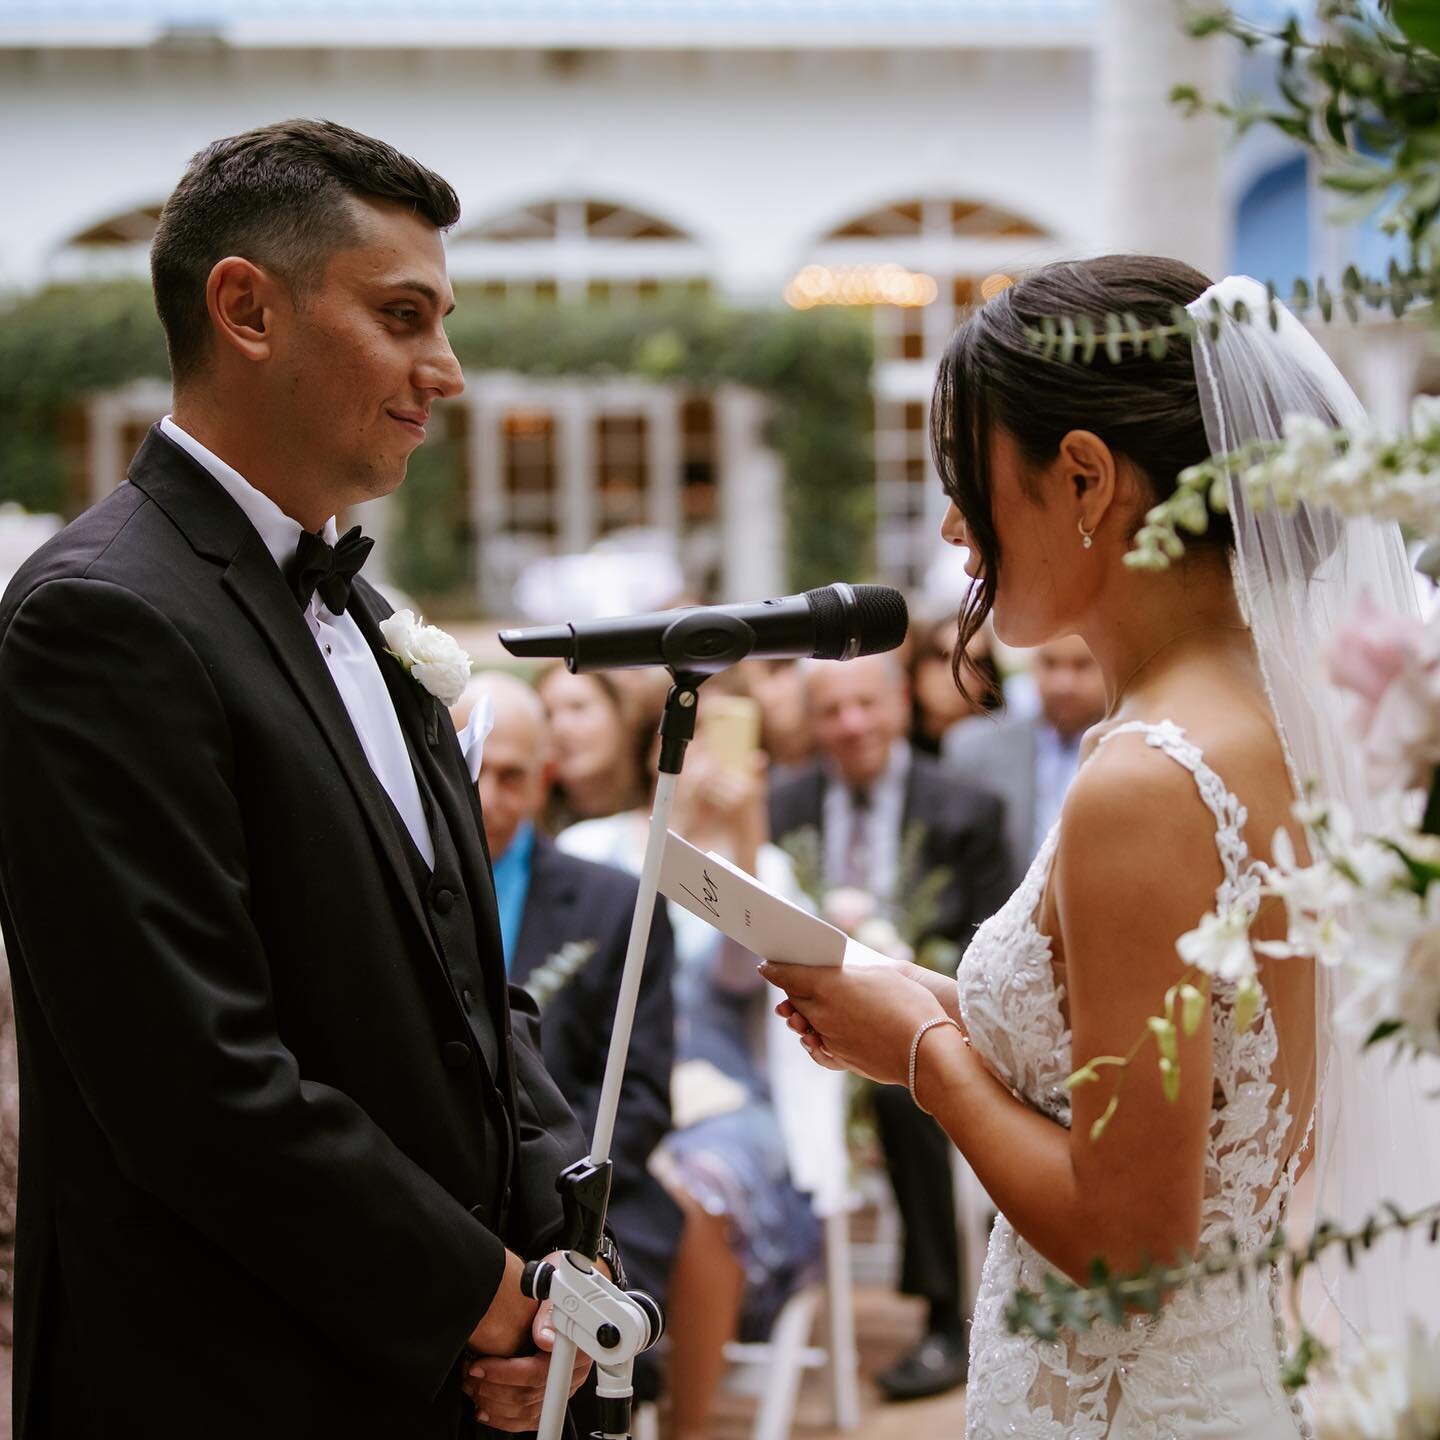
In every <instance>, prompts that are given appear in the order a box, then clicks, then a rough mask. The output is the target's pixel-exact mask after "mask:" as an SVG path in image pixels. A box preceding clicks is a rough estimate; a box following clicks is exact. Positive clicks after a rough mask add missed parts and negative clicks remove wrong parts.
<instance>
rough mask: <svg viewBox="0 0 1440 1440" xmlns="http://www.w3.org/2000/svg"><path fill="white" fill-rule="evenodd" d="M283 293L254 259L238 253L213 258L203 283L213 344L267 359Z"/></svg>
mask: <svg viewBox="0 0 1440 1440" xmlns="http://www.w3.org/2000/svg"><path fill="white" fill-rule="evenodd" d="M284 293H285V292H284V288H283V287H282V286H281V285H280V283H279V282H278V281H277V280H276V278H275V277H274V276H273V275H271V274H270V273H269V272H268V271H266V270H263V269H262V268H261V267H260V266H258V265H256V264H255V263H254V262H253V261H250V260H245V259H242V258H241V257H240V256H238V255H229V256H227V257H226V258H225V259H224V260H219V261H216V263H215V265H214V267H213V268H212V269H211V271H210V278H209V280H208V281H207V282H206V285H205V307H206V309H207V310H208V311H209V312H210V324H211V325H212V327H213V328H214V331H215V341H216V343H217V344H218V345H220V346H221V347H222V348H228V349H229V350H230V351H231V353H236V354H239V355H240V356H241V357H242V358H244V359H246V360H268V359H269V358H270V355H271V353H272V351H273V348H274V330H275V318H276V314H275V312H276V308H277V304H278V303H279V301H280V300H281V298H282V296H283V295H284Z"/></svg>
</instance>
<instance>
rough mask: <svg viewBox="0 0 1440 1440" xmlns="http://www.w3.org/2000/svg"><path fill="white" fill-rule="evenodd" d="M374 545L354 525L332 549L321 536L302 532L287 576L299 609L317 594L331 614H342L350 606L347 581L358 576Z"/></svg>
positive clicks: (348, 583) (306, 531)
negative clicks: (298, 603)
mask: <svg viewBox="0 0 1440 1440" xmlns="http://www.w3.org/2000/svg"><path fill="white" fill-rule="evenodd" d="M374 545H375V542H374V541H373V540H371V539H370V538H369V537H368V536H365V535H362V534H361V533H360V527H359V526H358V525H356V526H354V527H353V528H352V529H350V530H347V531H346V532H345V533H344V534H343V535H342V536H341V537H340V539H339V542H338V543H337V544H336V545H334V546H333V547H332V546H330V545H328V544H327V543H326V542H325V540H324V539H323V538H322V537H321V536H319V535H312V534H311V533H310V531H308V530H302V531H301V532H300V543H299V544H298V545H297V546H296V547H295V559H294V560H293V561H292V562H291V567H290V573H289V575H288V577H287V578H288V579H289V581H290V588H291V590H293V591H294V592H295V598H296V599H297V600H298V601H299V602H300V608H301V609H302V610H303V609H304V608H305V607H306V606H307V605H308V604H309V603H310V597H311V596H312V595H317V594H318V595H319V596H320V598H321V600H323V601H324V602H325V608H326V609H327V610H328V611H329V612H330V613H331V614H332V615H343V614H344V613H345V610H346V607H347V606H348V605H349V604H350V582H351V581H352V580H353V579H354V578H355V576H356V575H357V574H359V572H360V567H361V566H362V565H363V564H364V563H365V557H366V556H367V555H369V553H370V551H371V550H372V549H373V548H374Z"/></svg>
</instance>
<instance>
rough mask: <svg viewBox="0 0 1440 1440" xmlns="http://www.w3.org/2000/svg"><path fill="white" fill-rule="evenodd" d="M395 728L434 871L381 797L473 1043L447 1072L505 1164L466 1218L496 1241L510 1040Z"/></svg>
mask: <svg viewBox="0 0 1440 1440" xmlns="http://www.w3.org/2000/svg"><path fill="white" fill-rule="evenodd" d="M400 728H401V731H402V733H404V735H405V748H406V751H407V752H408V753H409V756H410V769H411V771H412V773H413V774H414V776H415V784H416V786H417V787H418V788H419V791H420V804H421V806H422V808H423V809H424V812H425V823H426V825H427V826H428V828H429V831H430V839H431V843H432V844H433V846H434V849H435V868H434V869H433V870H431V868H430V867H429V866H428V865H426V863H425V857H424V856H423V855H422V854H421V853H420V851H419V849H418V848H417V847H416V844H415V841H414V840H413V839H412V838H411V835H410V831H409V829H408V828H407V827H406V824H405V822H404V820H403V819H402V818H401V816H400V812H399V810H397V809H396V808H395V804H394V802H393V801H392V800H390V797H389V795H388V793H387V794H386V797H385V798H386V802H387V808H388V809H389V812H390V818H391V821H392V822H393V824H394V826H395V830H396V834H397V835H398V836H399V840H400V846H401V849H402V850H403V851H404V852H405V859H406V861H407V863H408V865H409V868H410V881H411V883H412V884H413V885H414V886H415V890H416V893H417V894H418V895H419V897H420V903H421V907H422V908H423V910H424V911H425V916H426V919H427V920H428V921H429V922H430V933H431V935H432V936H433V937H434V940H435V945H436V948H437V949H438V950H439V952H440V957H441V959H442V960H443V961H444V964H445V972H446V974H447V975H448V976H449V977H450V988H451V990H452V991H453V992H454V996H455V1003H456V1004H457V1005H458V1006H459V1007H460V1009H461V1010H462V1012H463V1013H464V1015H465V1023H466V1026H467V1028H468V1029H469V1032H470V1036H471V1040H472V1042H473V1043H472V1044H470V1045H467V1044H466V1043H465V1042H464V1041H462V1040H449V1041H446V1043H445V1047H444V1059H445V1064H446V1067H447V1068H448V1069H451V1070H455V1071H466V1072H468V1073H469V1074H470V1075H471V1076H472V1077H473V1079H474V1081H475V1083H476V1085H477V1086H479V1088H480V1091H481V1095H482V1098H483V1101H484V1106H485V1112H486V1117H487V1119H488V1120H489V1122H490V1123H489V1126H488V1127H487V1128H488V1129H489V1130H490V1132H491V1133H490V1134H489V1135H487V1137H486V1140H487V1150H488V1153H490V1154H493V1155H495V1156H496V1157H497V1158H498V1157H500V1156H504V1157H505V1163H504V1164H501V1165H495V1166H493V1167H491V1168H490V1174H491V1176H492V1188H491V1192H490V1194H489V1195H488V1196H487V1197H486V1199H485V1201H483V1202H482V1203H481V1204H478V1205H474V1206H472V1207H471V1213H472V1214H473V1215H474V1216H475V1217H476V1218H477V1219H478V1220H480V1221H481V1223H482V1224H484V1225H485V1227H486V1228H487V1229H489V1230H493V1231H494V1232H495V1233H496V1234H497V1235H500V1236H502V1237H503V1236H504V1233H505V1221H506V1217H507V1212H508V1209H509V1195H510V1182H511V1179H512V1175H513V1169H514V1165H515V1155H516V1144H515V1139H516V1137H515V1135H514V1125H513V1121H512V1119H511V1113H510V1107H509V1105H507V1104H506V1103H505V1097H504V1095H503V1093H502V1092H501V1090H500V1088H499V1085H498V1083H497V1081H498V1079H499V1077H500V1076H501V1075H502V1073H503V1072H502V1066H504V1068H505V1069H508V1068H509V1057H508V1055H504V1052H505V1051H506V1050H507V1048H508V1044H509V1037H508V1036H504V1035H501V1034H500V1033H499V1031H498V1030H497V1028H496V1023H495V1013H494V1009H493V1007H492V1005H491V1004H490V1003H489V1002H488V1000H487V996H486V988H487V987H486V976H485V968H484V964H483V962H482V960H481V958H480V942H479V930H478V927H477V925H476V919H475V907H474V904H473V901H472V898H471V896H470V892H469V889H468V887H467V885H466V883H465V868H464V866H463V865H462V864H461V861H460V853H459V850H458V849H457V848H456V845H455V839H454V836H452V835H451V833H450V826H449V824H448V823H447V821H446V819H445V811H444V809H443V807H442V806H441V805H440V804H439V803H438V801H437V800H436V797H435V792H434V790H433V788H432V787H431V784H430V781H429V777H428V776H427V775H426V773H425V763H424V761H423V760H422V759H421V757H420V756H419V755H417V754H416V753H415V745H414V742H413V741H412V740H411V738H410V734H409V732H408V730H406V727H405V726H403V725H402V726H401V727H400ZM381 789H382V790H383V789H384V787H383V786H382V787H381ZM502 963H503V962H502ZM502 1055H504V1058H503V1059H502Z"/></svg>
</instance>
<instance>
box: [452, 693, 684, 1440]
mask: <svg viewBox="0 0 1440 1440" xmlns="http://www.w3.org/2000/svg"><path fill="white" fill-rule="evenodd" d="M480 696H488V697H489V700H490V703H491V706H492V712H491V718H492V724H493V728H492V729H491V731H490V733H489V735H488V737H486V739H485V741H484V750H483V753H482V759H481V769H480V780H479V785H478V789H479V794H480V803H481V808H482V810H483V813H484V819H485V835H486V839H487V841H488V843H489V845H490V851H491V855H492V857H493V860H494V867H495V894H496V899H497V901H498V903H499V907H500V929H501V935H502V938H503V941H504V949H505V962H506V967H507V969H508V970H509V973H510V983H511V984H512V985H518V986H520V987H522V988H523V989H526V990H528V991H529V992H530V993H531V995H532V996H533V997H534V999H535V1001H536V1003H537V1004H538V1006H539V1007H540V1040H541V1053H542V1055H543V1057H544V1060H545V1067H546V1069H547V1070H549V1072H550V1074H551V1077H552V1078H553V1079H554V1080H555V1083H556V1084H557V1085H558V1086H559V1088H560V1092H561V1094H563V1095H564V1097H565V1099H566V1101H567V1102H568V1103H569V1105H570V1108H571V1109H572V1110H573V1111H574V1112H575V1118H576V1119H577V1120H578V1121H579V1122H580V1124H581V1127H582V1128H583V1129H584V1132H585V1136H586V1138H587V1140H588V1139H589V1138H590V1137H591V1136H593V1134H594V1130H595V1116H596V1112H597V1109H598V1107H599V1100H600V1087H601V1083H602V1081H603V1079H604V1074H605V1059H606V1055H607V1053H608V1051H609V1046H610V1030H611V1026H612V1024H613V1021H614V1016H615V1005H616V1001H617V999H618V997H619V994H620V980H621V975H622V973H623V971H624V966H625V950H626V946H627V944H628V943H629V939H630V918H631V914H632V911H633V909H634V905H635V895H636V891H637V889H638V886H637V884H636V882H635V880H634V878H633V877H632V876H630V875H627V874H625V873H623V872H622V871H618V870H615V869H613V868H612V867H611V866H608V865H597V864H593V863H591V862H590V861H587V860H580V859H577V858H575V857H574V856H572V855H566V854H564V853H562V852H561V851H559V850H557V849H556V848H555V846H554V845H553V844H552V843H551V841H550V840H548V839H547V838H546V837H545V836H543V835H540V834H538V833H537V832H536V829H535V818H536V816H537V814H538V813H539V811H540V809H541V808H542V806H543V805H544V803H545V798H546V795H547V794H548V792H549V786H550V772H551V761H550V746H549V734H548V723H547V721H546V717H545V707H544V705H543V704H542V703H541V702H540V699H539V697H538V696H537V695H536V694H535V692H534V691H533V690H532V689H531V688H530V687H529V686H528V685H525V684H523V683H522V682H521V681H519V680H517V679H515V678H514V677H513V676H511V675H506V674H502V673H493V674H484V675H479V676H476V677H475V678H474V679H472V680H471V682H470V686H469V687H468V689H467V692H466V695H465V696H463V697H462V699H461V703H460V705H459V706H457V707H456V718H457V720H458V719H460V718H463V711H462V707H465V708H467V709H468V705H467V703H466V702H467V701H470V700H471V699H472V698H478V697H480ZM674 964H675V952H674V942H673V940H672V938H671V933H670V922H669V920H668V919H667V917H666V915H665V912H664V910H663V909H661V910H660V911H659V912H658V913H657V914H656V917H655V923H654V925H653V926H652V928H651V932H650V944H649V948H648V949H647V951H646V954H645V971H644V976H643V979H642V981H641V986H640V997H639V1004H638V1006H637V1008H636V1012H635V1030H634V1036H633V1039H632V1043H631V1046H630V1054H629V1059H628V1062H627V1064H626V1067H625V1078H624V1082H623V1084H622V1086H621V1090H620V1107H619V1113H618V1116H617V1118H616V1122H615V1135H614V1141H613V1144H612V1146H611V1159H612V1160H613V1161H614V1165H615V1169H614V1177H613V1188H612V1191H611V1196H610V1211H609V1225H610V1229H611V1230H612V1231H613V1232H614V1235H615V1239H616V1242H617V1244H618V1246H619V1248H620V1254H621V1258H622V1260H623V1262H624V1265H625V1270H626V1279H627V1282H628V1283H629V1284H630V1285H631V1286H632V1287H634V1288H637V1289H640V1290H644V1291H646V1292H648V1293H649V1294H651V1295H653V1296H654V1297H655V1299H656V1300H658V1301H659V1302H660V1303H661V1305H662V1307H663V1306H664V1305H665V1302H666V1292H667V1289H668V1282H669V1275H670V1266H671V1262H672V1260H673V1259H674V1256H675V1251H676V1247H677V1246H678V1244H679V1240H680V1225H681V1215H680V1210H679V1207H678V1206H677V1205H676V1204H675V1202H674V1201H673V1200H672V1199H671V1198H670V1196H669V1194H668V1193H667V1192H666V1190H665V1189H664V1187H663V1186H662V1185H661V1184H660V1183H659V1181H657V1180H656V1179H655V1177H654V1176H653V1175H652V1174H651V1173H650V1171H649V1169H648V1168H647V1165H648V1161H649V1159H650V1155H651V1152H652V1151H653V1150H654V1149H655V1147H656V1146H657V1145H658V1144H659V1143H660V1140H661V1139H662V1137H663V1136H664V1135H665V1133H666V1132H667V1131H668V1130H669V1129H670V1071H671V1065H672V1062H673V1059H674V1053H675V1043H674V1042H675V1035H674V1029H675V1009H674V1001H673V998H672V982H673V973H674ZM660 1380H661V1375H660V1367H659V1366H658V1365H657V1364H656V1363H655V1359H654V1357H653V1355H651V1354H645V1355H642V1356H641V1357H640V1358H639V1359H638V1360H637V1361H636V1365H635V1393H636V1398H637V1399H639V1400H653V1399H655V1398H656V1396H657V1395H658V1393H659V1390H660ZM586 1396H590V1397H592V1398H593V1385H592V1386H587V1389H586V1391H585V1392H583V1394H582V1396H577V1397H576V1400H575V1401H574V1402H573V1403H572V1411H573V1412H574V1413H575V1415H576V1418H577V1422H580V1429H581V1432H582V1433H583V1434H589V1433H590V1431H591V1429H599V1417H598V1414H596V1415H593V1416H592V1415H590V1414H588V1413H585V1406H584V1400H585V1397H586Z"/></svg>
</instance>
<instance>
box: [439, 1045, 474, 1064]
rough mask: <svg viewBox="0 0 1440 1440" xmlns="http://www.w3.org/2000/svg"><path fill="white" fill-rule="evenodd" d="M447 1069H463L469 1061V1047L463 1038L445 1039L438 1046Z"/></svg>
mask: <svg viewBox="0 0 1440 1440" xmlns="http://www.w3.org/2000/svg"><path fill="white" fill-rule="evenodd" d="M440 1058H441V1059H442V1060H444V1062H445V1068H446V1069H447V1070H463V1069H464V1068H465V1067H466V1066H467V1065H468V1064H469V1063H470V1047H469V1046H468V1045H467V1044H466V1043H465V1042H464V1041H463V1040H447V1041H446V1042H445V1043H444V1044H443V1045H442V1046H441V1047H440Z"/></svg>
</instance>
